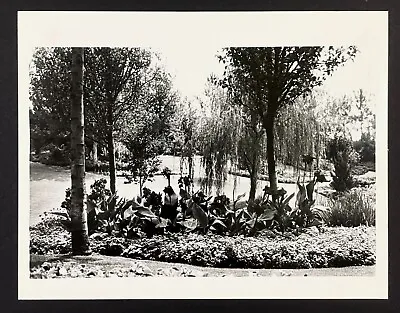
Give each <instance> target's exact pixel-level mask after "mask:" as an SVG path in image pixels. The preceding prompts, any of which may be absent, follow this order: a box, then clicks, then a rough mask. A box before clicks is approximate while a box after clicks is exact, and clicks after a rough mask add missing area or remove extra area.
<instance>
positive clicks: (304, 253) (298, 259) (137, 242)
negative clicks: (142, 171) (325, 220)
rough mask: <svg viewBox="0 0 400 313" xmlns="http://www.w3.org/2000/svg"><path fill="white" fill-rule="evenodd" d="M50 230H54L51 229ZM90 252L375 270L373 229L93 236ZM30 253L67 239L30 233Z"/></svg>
mask: <svg viewBox="0 0 400 313" xmlns="http://www.w3.org/2000/svg"><path fill="white" fill-rule="evenodd" d="M54 227H55V228H54ZM90 245H91V248H92V250H93V251H94V252H97V253H100V254H103V255H121V256H125V257H129V258H134V259H144V260H158V261H164V262H178V263H185V264H192V265H200V266H212V267H240V268H321V267H341V266H352V265H373V264H375V228H373V227H365V226H360V227H355V228H345V227H335V228H324V232H322V233H318V234H315V235H313V234H308V233H302V234H301V235H299V236H296V237H292V238H286V237H285V236H280V235H279V234H277V235H276V237H274V238H271V237H267V236H264V235H261V236H257V237H244V236H234V237H228V236H219V235H214V234H212V235H199V234H193V233H184V234H170V233H166V234H165V235H162V236H160V235H156V236H154V237H153V238H145V237H143V238H139V239H134V240H129V239H125V238H118V237H115V236H108V235H103V234H94V235H92V236H91V242H90ZM30 252H31V253H35V254H52V253H68V252H70V240H69V234H68V233H67V232H65V231H64V230H62V229H59V228H57V226H56V224H54V226H53V228H49V227H48V225H46V226H41V225H36V226H34V227H31V244H30Z"/></svg>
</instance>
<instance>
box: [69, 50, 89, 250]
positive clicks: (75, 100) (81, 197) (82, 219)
mask: <svg viewBox="0 0 400 313" xmlns="http://www.w3.org/2000/svg"><path fill="white" fill-rule="evenodd" d="M83 58H84V52H83V48H72V67H71V74H72V75H71V152H72V153H71V154H72V164H71V211H70V217H71V234H72V252H73V254H78V255H85V254H90V248H89V238H88V225H87V213H86V205H85V200H86V190H85V189H86V188H85V141H84V135H85V130H84V125H85V124H84V113H83V110H84V106H83Z"/></svg>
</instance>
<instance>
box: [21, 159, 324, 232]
mask: <svg viewBox="0 0 400 313" xmlns="http://www.w3.org/2000/svg"><path fill="white" fill-rule="evenodd" d="M160 158H161V161H162V164H161V169H162V168H164V167H168V168H170V169H171V171H172V172H173V173H175V174H177V175H172V176H171V186H172V187H173V188H174V190H175V191H176V192H178V190H179V187H178V179H179V175H178V173H179V172H180V158H179V157H174V156H161V157H160ZM194 170H195V177H202V176H203V175H204V172H203V171H202V168H201V166H200V158H199V157H197V158H195V168H194ZM100 178H105V179H107V182H108V183H109V177H108V176H107V175H101V174H95V173H90V172H88V173H86V190H87V191H89V190H90V185H91V184H93V182H94V181H95V180H96V179H100ZM234 180H235V176H234V175H231V174H228V178H227V181H226V183H225V186H224V189H223V192H222V193H224V194H226V195H227V196H228V197H229V198H232V196H233V190H234ZM266 184H268V182H266V181H259V182H258V186H257V194H261V193H262V190H263V188H264V187H265V185H266ZM166 185H167V180H166V178H165V177H163V176H161V175H157V176H155V177H154V181H152V182H147V183H146V185H145V186H146V187H148V188H150V189H151V190H154V191H156V192H162V190H163V189H164V187H165V186H166ZM70 186H71V175H70V170H69V169H67V168H62V167H57V166H47V165H43V164H40V163H34V162H30V221H29V223H30V225H34V224H36V223H37V222H39V221H40V215H42V214H43V213H44V212H48V211H51V210H52V209H53V208H58V207H60V205H61V202H62V201H63V200H64V198H65V190H66V189H67V188H69V187H70ZM279 187H283V188H284V189H285V190H286V191H287V192H288V194H291V193H293V192H297V188H296V184H283V183H280V184H279ZM249 189H250V179H249V178H246V177H239V176H236V190H235V197H236V196H237V195H240V194H243V193H246V195H248V192H249ZM117 190H118V195H119V196H121V197H125V198H129V199H132V198H133V197H136V196H137V195H138V194H139V185H138V184H135V183H130V184H127V183H126V179H125V178H124V177H117ZM197 190H200V185H199V182H198V180H197V181H195V183H194V191H197ZM210 195H211V194H210ZM212 195H215V190H214V191H212ZM321 197H323V196H321V195H318V196H317V201H318V202H322V203H323V201H321V200H323V199H321ZM294 202H295V198H293V199H292V201H291V202H290V205H292V206H294Z"/></svg>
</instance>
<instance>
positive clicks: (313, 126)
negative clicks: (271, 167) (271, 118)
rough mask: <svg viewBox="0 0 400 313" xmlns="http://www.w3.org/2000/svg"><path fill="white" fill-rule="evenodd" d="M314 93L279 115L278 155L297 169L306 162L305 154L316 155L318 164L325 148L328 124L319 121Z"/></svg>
mask: <svg viewBox="0 0 400 313" xmlns="http://www.w3.org/2000/svg"><path fill="white" fill-rule="evenodd" d="M316 107H317V102H316V100H315V98H314V97H312V96H308V97H301V98H299V99H297V100H296V102H295V103H294V104H293V105H292V106H290V107H289V106H288V107H285V108H283V109H282V110H281V111H280V112H279V115H278V118H277V122H276V127H275V136H276V138H277V140H276V142H275V147H276V157H277V160H279V161H280V162H281V163H283V164H285V165H291V166H293V167H294V168H295V169H296V170H297V171H299V169H300V168H301V166H302V165H303V156H306V155H308V156H312V157H314V158H315V159H316V166H317V167H318V166H319V161H320V159H321V157H322V156H323V154H324V152H325V146H326V136H325V126H324V125H323V124H322V123H320V122H319V119H318V113H317V111H316Z"/></svg>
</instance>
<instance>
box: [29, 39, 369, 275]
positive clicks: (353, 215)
mask: <svg viewBox="0 0 400 313" xmlns="http://www.w3.org/2000/svg"><path fill="white" fill-rule="evenodd" d="M362 53H363V51H362V50H361V51H360V50H359V49H358V48H357V47H355V46H349V47H331V46H316V47H259V48H257V47H251V48H243V47H241V48H237V47H228V48H222V49H220V50H219V51H215V53H214V58H215V60H216V62H217V63H218V64H219V65H220V67H221V69H222V70H221V71H220V73H217V72H215V73H214V72H210V73H209V75H208V76H207V78H206V80H205V81H204V83H203V86H204V88H203V92H202V93H201V94H197V95H195V96H189V95H187V94H185V91H184V90H181V89H180V88H179V86H178V84H177V82H176V80H175V77H174V75H173V74H172V73H171V72H170V71H169V69H168V67H167V66H166V64H165V63H164V60H165V58H164V56H163V53H162V51H160V52H158V51H155V50H153V49H144V48H108V47H107V48H106V47H102V48H36V49H35V50H34V51H33V55H32V59H31V63H30V76H29V79H30V89H29V95H30V101H31V106H30V108H29V119H30V226H29V227H30V229H29V230H30V232H29V233H30V246H29V251H30V277H31V278H65V277H87V278H91V277H131V276H184V277H198V276H200V277H204V276H249V275H250V276H251V275H254V276H270V275H278V276H291V275H293V276H299V275H301V276H308V275H330V276H332V275H373V274H374V266H375V263H376V234H375V221H376V216H375V213H376V199H375V197H376V175H375V109H374V107H375V103H374V99H375V98H374V94H373V93H371V92H370V91H369V90H365V89H362V88H358V87H357V86H356V85H355V86H356V87H355V88H354V89H353V90H352V91H351V92H348V93H346V94H345V95H340V96H339V95H332V94H331V93H329V92H327V91H326V89H325V83H326V82H328V81H329V79H330V78H331V77H332V76H333V75H335V73H336V72H339V71H340V70H341V69H343V68H345V67H346V66H348V65H349V64H352V63H353V62H356V61H357V58H358V57H359V56H360V55H362ZM195 75H196V72H195V71H194V72H193V76H195ZM350 88H351V87H350Z"/></svg>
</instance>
